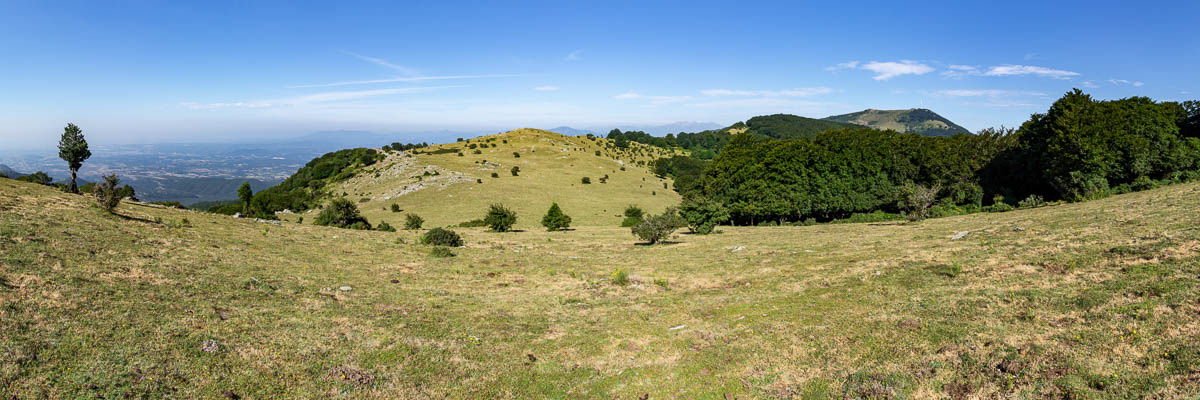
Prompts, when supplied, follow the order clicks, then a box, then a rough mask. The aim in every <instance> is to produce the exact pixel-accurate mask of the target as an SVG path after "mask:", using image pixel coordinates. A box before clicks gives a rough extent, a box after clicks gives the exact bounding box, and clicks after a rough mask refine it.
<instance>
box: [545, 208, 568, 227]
mask: <svg viewBox="0 0 1200 400" xmlns="http://www.w3.org/2000/svg"><path fill="white" fill-rule="evenodd" d="M542 226H544V227H546V230H548V231H550V232H554V231H561V230H563V229H566V228H567V227H570V226H571V217H570V216H568V215H566V214H563V212H562V209H561V208H558V203H552V204H550V209H549V210H547V211H546V216H544V217H542Z"/></svg>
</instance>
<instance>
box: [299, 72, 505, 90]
mask: <svg viewBox="0 0 1200 400" xmlns="http://www.w3.org/2000/svg"><path fill="white" fill-rule="evenodd" d="M521 76H525V75H523V74H483V75H439V76H409V77H396V78H386V79H369V80H362V81H341V82H330V83H317V84H311V85H293V86H288V87H287V88H288V89H303V88H322V87H335V86H352V85H369V84H375V83H397V82H421V81H438V80H451V79H489V78H515V77H521Z"/></svg>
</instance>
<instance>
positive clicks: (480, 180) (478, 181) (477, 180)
mask: <svg viewBox="0 0 1200 400" xmlns="http://www.w3.org/2000/svg"><path fill="white" fill-rule="evenodd" d="M475 183H483V179H479V178H475Z"/></svg>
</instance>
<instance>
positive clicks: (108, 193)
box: [95, 174, 121, 213]
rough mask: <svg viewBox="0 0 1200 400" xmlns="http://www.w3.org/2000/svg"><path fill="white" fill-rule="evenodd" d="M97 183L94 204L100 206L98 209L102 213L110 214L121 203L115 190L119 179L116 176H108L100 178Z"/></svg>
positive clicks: (117, 190) (119, 196) (117, 191)
mask: <svg viewBox="0 0 1200 400" xmlns="http://www.w3.org/2000/svg"><path fill="white" fill-rule="evenodd" d="M102 178H103V179H101V180H100V182H99V183H97V184H96V192H95V193H96V202H97V203H99V204H100V208H102V209H104V211H108V212H109V213H112V212H113V210H115V209H116V208H117V205H118V204H120V203H121V195H120V193H119V190H120V189H118V188H117V184H118V183H120V181H121V180H120V179H119V178H117V175H116V174H109V175H105V176H103V177H102Z"/></svg>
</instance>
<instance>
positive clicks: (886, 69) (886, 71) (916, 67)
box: [859, 60, 933, 81]
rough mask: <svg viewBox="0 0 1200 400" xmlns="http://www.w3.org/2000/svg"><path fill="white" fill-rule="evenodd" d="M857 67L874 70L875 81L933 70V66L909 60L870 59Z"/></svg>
mask: <svg viewBox="0 0 1200 400" xmlns="http://www.w3.org/2000/svg"><path fill="white" fill-rule="evenodd" d="M859 68H861V69H865V70H868V71H871V72H874V73H875V74H876V75H875V76H874V77H873V79H875V80H877V81H884V80H888V79H892V78H895V77H897V76H901V75H924V74H928V73H930V72H933V67H930V66H928V65H925V64H921V63H918V62H916V61H911V60H900V61H887V62H879V61H871V62H869V63H866V64H863V65H862V66H861V67H859Z"/></svg>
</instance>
